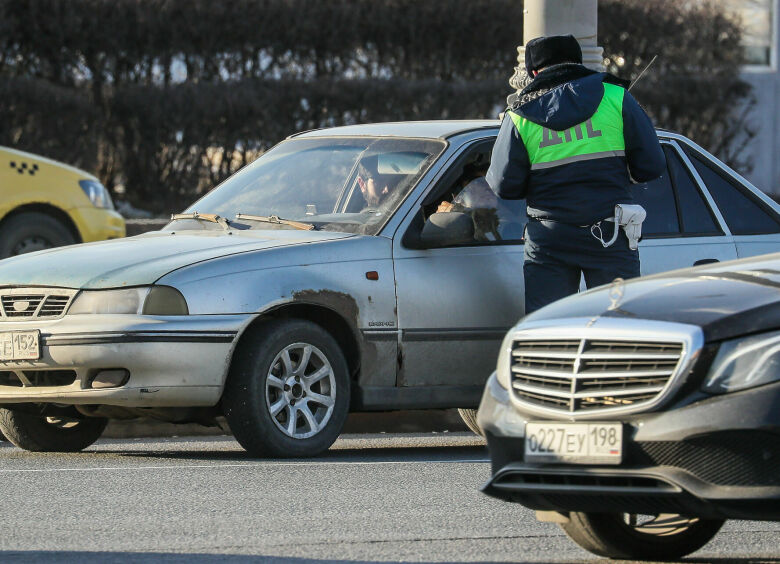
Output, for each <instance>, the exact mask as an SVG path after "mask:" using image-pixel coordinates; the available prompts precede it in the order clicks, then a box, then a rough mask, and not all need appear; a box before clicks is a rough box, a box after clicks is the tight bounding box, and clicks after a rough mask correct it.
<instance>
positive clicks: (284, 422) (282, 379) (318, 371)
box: [265, 343, 336, 439]
mask: <svg viewBox="0 0 780 564" xmlns="http://www.w3.org/2000/svg"><path fill="white" fill-rule="evenodd" d="M265 401H266V407H267V408H268V412H269V413H270V415H271V419H272V420H273V422H274V424H275V425H276V426H277V428H279V430H281V431H282V432H283V433H284V434H285V435H287V436H288V437H292V438H294V439H306V438H308V437H311V436H314V435H316V434H317V433H318V432H319V431H320V430H321V429H322V428H323V427H325V425H327V423H328V420H329V419H330V417H331V415H332V414H333V407H334V405H335V404H336V379H335V376H334V374H333V367H332V366H331V364H330V362H329V361H328V358H327V357H326V356H325V355H324V354H323V352H322V351H321V350H320V349H318V348H317V347H315V346H314V345H311V344H308V343H293V344H291V345H288V346H286V347H285V348H284V349H282V350H281V351H280V352H279V353H278V354H277V355H276V357H275V358H274V361H273V362H272V363H271V368H270V370H269V371H268V374H267V375H266V394H265Z"/></svg>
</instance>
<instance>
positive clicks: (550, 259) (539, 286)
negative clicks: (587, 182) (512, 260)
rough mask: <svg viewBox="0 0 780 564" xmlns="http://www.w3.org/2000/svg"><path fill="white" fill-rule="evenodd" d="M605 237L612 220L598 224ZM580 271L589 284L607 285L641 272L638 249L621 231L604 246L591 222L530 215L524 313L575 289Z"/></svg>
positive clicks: (526, 236)
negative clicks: (580, 224)
mask: <svg viewBox="0 0 780 564" xmlns="http://www.w3.org/2000/svg"><path fill="white" fill-rule="evenodd" d="M601 228H602V230H603V238H604V240H605V241H609V240H610V239H611V238H612V235H613V233H614V231H613V229H619V228H618V227H617V225H616V224H614V223H612V222H607V221H605V222H603V223H602V224H601ZM581 274H582V275H584V277H585V284H586V286H587V287H588V288H594V287H596V286H601V285H602V284H609V283H610V282H612V281H613V280H614V279H615V278H624V279H627V278H634V277H636V276H639V251H632V250H631V249H629V248H628V238H627V237H626V234H625V233H624V232H623V231H622V230H621V231H620V233H619V234H618V238H617V240H616V241H615V242H614V243H613V244H612V245H611V246H609V247H606V248H605V247H604V246H603V245H602V244H601V242H600V241H599V240H598V239H596V238H595V237H594V236H593V235H592V234H591V232H590V227H578V226H575V225H568V224H565V223H558V222H553V221H546V220H536V219H530V220H529V221H528V225H527V227H526V235H525V263H524V265H523V275H524V278H525V313H526V314H529V313H531V312H533V311H536V310H537V309H540V308H542V307H544V306H546V305H547V304H550V303H552V302H554V301H556V300H559V299H561V298H565V297H566V296H569V295H571V294H574V293H576V292H577V290H579V287H580V275H581Z"/></svg>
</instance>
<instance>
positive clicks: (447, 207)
mask: <svg viewBox="0 0 780 564" xmlns="http://www.w3.org/2000/svg"><path fill="white" fill-rule="evenodd" d="M451 211H452V202H442V203H440V204H439V207H438V208H436V213H449V212H451Z"/></svg>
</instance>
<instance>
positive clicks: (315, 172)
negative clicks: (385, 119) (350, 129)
mask: <svg viewBox="0 0 780 564" xmlns="http://www.w3.org/2000/svg"><path fill="white" fill-rule="evenodd" d="M445 146H446V145H445V143H444V142H443V141H438V140H434V139H410V138H387V137H319V138H312V139H291V140H288V141H284V142H282V143H280V144H279V145H277V146H275V147H274V148H273V149H271V150H270V151H268V152H267V153H265V154H264V155H263V156H261V157H260V158H259V159H257V160H256V161H255V162H253V163H252V164H250V165H248V166H246V167H244V168H243V169H242V170H241V171H239V172H238V173H236V174H235V175H233V176H231V177H230V178H228V179H227V180H226V181H225V182H223V183H222V184H220V185H219V186H218V187H217V188H215V189H214V190H212V191H211V192H209V193H208V194H206V195H205V196H204V197H203V198H201V199H200V200H198V201H197V202H196V203H195V204H193V205H192V206H190V207H189V208H188V209H187V210H185V213H193V212H198V213H199V214H216V215H218V216H220V217H222V218H225V219H227V220H228V221H229V222H230V225H231V227H234V228H238V229H269V228H274V229H279V228H282V229H289V228H291V227H289V225H285V224H284V222H283V223H268V222H257V221H244V220H242V218H241V216H245V217H246V216H264V217H270V216H276V217H279V218H284V219H285V220H291V221H294V222H303V223H307V224H312V225H314V228H315V229H323V230H329V231H349V232H353V233H363V234H367V235H373V234H375V233H376V232H377V231H378V230H379V229H380V228H381V227H382V225H383V224H384V222H385V221H386V220H387V218H388V217H389V216H390V215H391V214H392V213H393V212H394V211H395V209H396V208H397V207H398V205H399V204H400V203H401V202H402V201H403V200H404V198H406V196H407V195H408V194H409V192H410V190H411V189H412V188H413V187H414V186H415V185H416V184H417V181H418V180H419V179H420V177H421V176H422V175H423V174H424V173H425V171H426V170H428V168H429V167H430V166H431V164H432V163H433V162H434V161H435V160H436V158H437V157H438V156H439V155H440V154H441V153H442V151H443V150H444V148H445ZM237 214H240V215H239V217H236V216H237ZM169 228H172V225H171V226H169ZM175 228H176V229H177V230H180V229H183V228H184V229H204V228H213V226H211V225H210V224H209V223H208V222H196V221H190V220H187V219H186V218H185V219H184V220H182V221H177V222H176V226H175Z"/></svg>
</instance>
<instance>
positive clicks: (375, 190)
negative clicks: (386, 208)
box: [357, 156, 400, 209]
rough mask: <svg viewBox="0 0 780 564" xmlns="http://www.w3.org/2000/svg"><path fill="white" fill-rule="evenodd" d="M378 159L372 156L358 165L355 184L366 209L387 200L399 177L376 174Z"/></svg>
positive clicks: (375, 206) (377, 205)
mask: <svg viewBox="0 0 780 564" xmlns="http://www.w3.org/2000/svg"><path fill="white" fill-rule="evenodd" d="M377 165H378V157H377V156H373V157H369V158H366V159H363V160H362V161H361V162H360V164H359V165H358V177H357V182H358V185H359V186H360V191H361V193H362V194H363V199H364V200H365V201H366V208H367V209H373V208H377V207H379V205H380V204H381V203H382V202H384V201H385V200H386V199H387V196H389V195H390V194H391V193H392V191H393V189H394V188H395V187H396V186H397V185H398V182H399V180H400V177H399V175H395V174H379V172H377Z"/></svg>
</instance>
